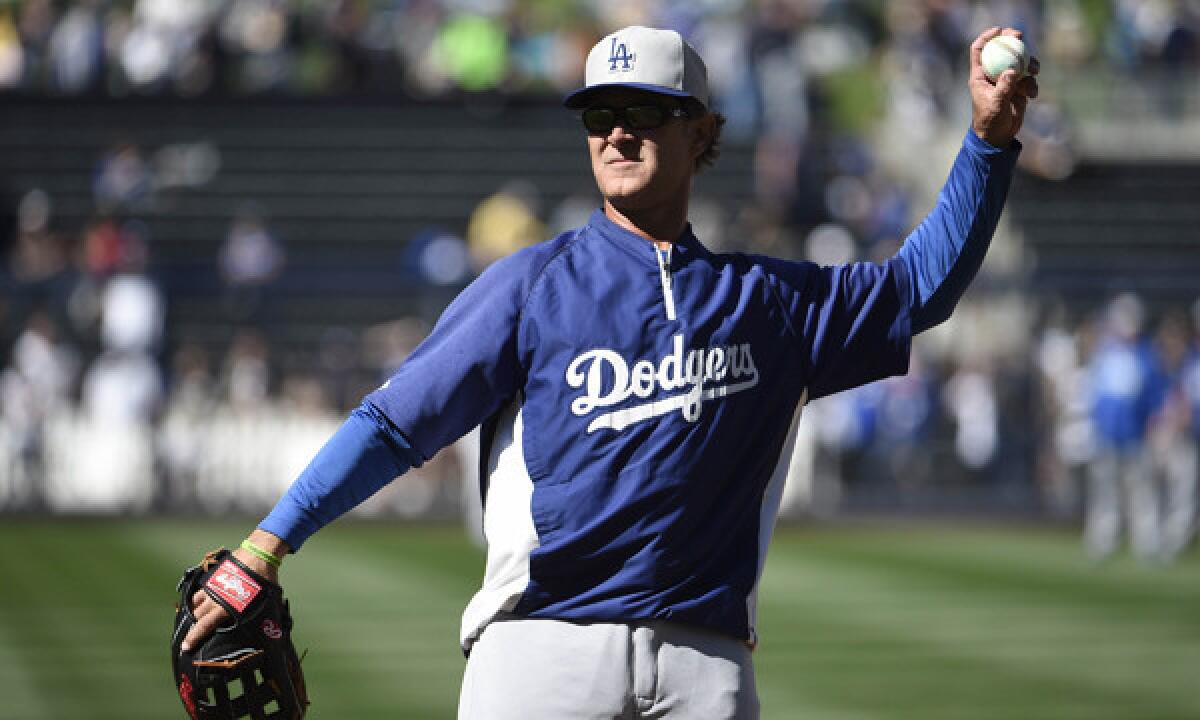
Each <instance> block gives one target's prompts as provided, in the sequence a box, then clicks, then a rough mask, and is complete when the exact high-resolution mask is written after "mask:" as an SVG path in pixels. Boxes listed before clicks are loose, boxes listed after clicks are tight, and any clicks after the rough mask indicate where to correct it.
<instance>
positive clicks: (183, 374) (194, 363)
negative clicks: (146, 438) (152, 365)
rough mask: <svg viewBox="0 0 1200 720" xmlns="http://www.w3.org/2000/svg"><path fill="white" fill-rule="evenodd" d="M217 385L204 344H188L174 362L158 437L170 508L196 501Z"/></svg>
mask: <svg viewBox="0 0 1200 720" xmlns="http://www.w3.org/2000/svg"><path fill="white" fill-rule="evenodd" d="M214 386H215V382H214V380H213V377H212V370H211V367H210V362H209V356H208V353H207V352H206V351H205V350H204V348H203V347H202V346H201V345H198V344H195V343H191V342H184V343H183V344H182V345H181V346H180V347H179V349H178V350H176V351H175V355H174V357H173V358H172V359H171V376H170V382H169V385H168V392H167V404H166V407H165V409H164V412H163V419H162V422H161V423H160V425H159V430H158V435H157V438H156V445H157V452H158V457H159V458H160V459H161V461H162V469H163V471H164V474H165V478H164V480H165V488H166V492H165V493H164V497H163V498H162V499H163V500H164V501H166V503H167V504H168V506H169V507H184V506H185V503H189V502H192V501H193V494H192V489H193V488H194V487H195V486H196V481H197V478H198V476H199V469H200V464H201V462H202V460H203V453H204V452H205V450H206V447H205V443H204V435H203V432H202V431H201V428H203V427H204V424H205V423H206V422H207V421H209V420H211V418H212V415H213V412H214V411H215V410H216V407H217V402H216V389H215V387H214Z"/></svg>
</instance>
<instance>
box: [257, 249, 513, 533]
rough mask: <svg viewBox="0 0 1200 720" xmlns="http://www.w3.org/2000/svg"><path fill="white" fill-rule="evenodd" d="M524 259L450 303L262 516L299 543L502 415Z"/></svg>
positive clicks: (500, 265)
mask: <svg viewBox="0 0 1200 720" xmlns="http://www.w3.org/2000/svg"><path fill="white" fill-rule="evenodd" d="M524 259H527V258H523V257H521V256H520V254H518V255H517V256H513V257H511V258H507V259H505V260H501V261H498V262H497V263H495V264H493V265H492V266H491V267H490V268H488V270H487V271H485V272H484V274H483V275H481V276H480V277H479V278H478V279H477V280H476V281H475V282H474V283H472V284H471V285H470V286H468V287H467V289H465V290H464V291H463V292H462V293H461V294H459V296H458V297H457V298H455V300H454V301H453V302H452V303H451V304H450V306H449V307H448V308H447V309H446V311H445V312H444V313H443V314H442V317H441V318H440V319H439V320H438V322H437V324H436V325H435V326H434V329H433V331H432V332H431V333H430V335H429V337H427V338H426V339H425V340H424V341H423V342H422V343H421V344H420V345H419V346H418V347H417V349H416V350H415V351H414V352H413V354H412V355H411V356H410V357H409V358H408V359H407V360H406V361H405V363H404V364H403V365H402V366H401V367H400V369H399V370H397V371H396V373H395V374H394V375H393V376H392V377H391V378H390V379H388V381H387V382H386V383H384V385H383V387H381V388H379V389H378V390H376V391H374V392H372V393H370V394H369V395H367V397H366V398H365V399H364V400H363V402H362V405H361V406H360V407H359V408H358V409H357V410H355V411H354V412H353V413H352V414H351V415H350V417H349V419H347V420H346V422H345V423H344V424H343V425H342V427H341V428H340V429H339V430H338V431H337V432H336V433H335V434H334V435H333V437H332V438H330V439H329V441H328V442H326V444H325V446H324V447H322V448H321V450H320V451H319V452H318V453H317V455H316V456H315V457H314V458H313V460H312V462H311V463H309V465H308V467H306V468H305V469H304V471H303V472H302V473H301V474H300V476H299V477H298V478H297V479H296V481H295V482H294V483H292V485H291V487H290V488H289V489H288V491H287V493H285V494H284V496H283V498H281V499H280V501H279V503H278V504H276V506H275V508H274V509H273V510H272V511H271V513H270V514H268V515H267V517H266V518H265V519H264V520H263V521H262V523H261V524H260V525H259V527H260V528H262V529H264V530H267V531H268V532H271V533H273V534H274V535H277V536H278V537H281V538H283V539H284V540H285V541H286V542H287V543H288V545H289V547H291V549H292V550H293V551H295V550H298V549H299V548H300V546H301V545H302V544H303V543H304V541H305V540H306V539H307V538H308V537H309V536H311V535H312V534H313V533H315V532H316V531H317V530H319V529H320V528H321V527H323V526H324V525H326V524H328V523H330V522H332V521H333V520H334V519H336V518H337V517H339V516H341V515H342V514H344V513H346V512H348V511H349V510H351V509H353V508H354V507H355V506H357V505H358V504H359V503H361V502H362V501H363V500H365V499H367V498H368V497H370V496H371V495H373V494H374V493H375V492H376V491H378V490H379V489H380V488H382V487H383V486H384V485H386V484H388V483H389V482H391V481H392V480H393V479H394V478H396V477H397V476H399V475H401V474H403V473H405V472H407V471H408V470H409V469H410V468H412V467H419V466H420V465H421V464H422V463H424V462H425V461H426V460H428V459H429V458H431V457H432V456H433V455H434V454H435V453H437V451H438V450H440V449H441V448H442V447H445V446H446V445H449V444H450V443H452V442H454V441H455V440H456V439H458V438H459V437H461V436H462V435H465V434H466V433H467V431H469V430H470V429H471V428H473V427H475V426H476V425H478V424H480V423H481V422H482V421H484V420H485V419H487V418H488V417H490V416H491V415H493V414H494V413H495V412H496V411H497V410H498V409H499V408H500V407H502V406H503V405H504V404H505V403H506V402H508V400H509V399H510V398H512V397H513V396H514V395H515V393H517V392H518V390H519V388H520V387H521V386H522V383H523V377H524V371H523V369H522V366H521V363H520V361H519V359H518V357H517V354H518V350H517V335H518V327H517V326H518V323H519V319H520V311H521V304H522V302H523V298H524V295H525V292H524V287H525V284H526V280H525V273H524V268H525V265H526V264H527V263H523V260H524Z"/></svg>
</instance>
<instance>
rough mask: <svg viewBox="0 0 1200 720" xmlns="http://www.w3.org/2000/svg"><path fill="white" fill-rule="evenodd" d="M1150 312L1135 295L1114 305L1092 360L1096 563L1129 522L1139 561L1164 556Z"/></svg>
mask: <svg viewBox="0 0 1200 720" xmlns="http://www.w3.org/2000/svg"><path fill="white" fill-rule="evenodd" d="M1143 313H1144V309H1143V306H1142V302H1141V300H1139V299H1138V298H1137V297H1136V296H1134V295H1131V294H1125V295H1120V296H1118V297H1117V298H1115V299H1114V300H1113V301H1112V302H1111V303H1110V304H1109V306H1108V308H1107V310H1106V312H1105V316H1104V318H1103V320H1102V322H1103V323H1104V329H1103V333H1102V336H1101V338H1100V340H1099V341H1098V343H1097V346H1096V350H1095V353H1094V354H1093V355H1092V358H1091V372H1090V382H1091V416H1092V423H1093V425H1094V427H1095V432H1096V456H1095V458H1094V459H1093V460H1092V465H1091V468H1090V472H1089V475H1088V492H1087V512H1086V517H1085V526H1084V541H1085V544H1086V547H1087V550H1088V553H1089V554H1090V555H1091V556H1092V558H1094V559H1097V560H1101V559H1104V558H1107V557H1108V556H1110V555H1112V554H1113V553H1114V552H1116V550H1117V547H1118V545H1119V543H1120V533H1121V529H1122V522H1123V521H1124V524H1126V525H1128V531H1129V536H1130V542H1131V545H1132V547H1133V551H1134V554H1135V555H1136V556H1137V557H1139V558H1140V559H1144V560H1150V559H1153V558H1155V557H1156V556H1157V555H1158V553H1159V537H1158V507H1157V496H1156V495H1155V493H1154V492H1153V491H1152V488H1151V479H1150V476H1149V467H1148V465H1149V459H1148V456H1147V453H1146V433H1147V429H1148V425H1149V422H1150V416H1151V414H1152V412H1153V410H1154V406H1155V404H1156V395H1157V389H1156V387H1155V369H1154V361H1153V357H1152V355H1151V352H1150V348H1149V347H1148V346H1147V344H1146V343H1145V341H1144V340H1143V339H1142V338H1141V335H1140V334H1141V331H1142V324H1143V321H1144V318H1143Z"/></svg>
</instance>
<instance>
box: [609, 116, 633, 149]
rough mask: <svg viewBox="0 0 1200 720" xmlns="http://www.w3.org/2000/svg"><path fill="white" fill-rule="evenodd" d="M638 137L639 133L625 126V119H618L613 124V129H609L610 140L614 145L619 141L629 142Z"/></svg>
mask: <svg viewBox="0 0 1200 720" xmlns="http://www.w3.org/2000/svg"><path fill="white" fill-rule="evenodd" d="M636 138H637V134H636V133H633V132H630V131H629V128H627V127H625V121H624V120H617V122H616V123H614V124H613V126H612V130H609V131H608V142H609V143H610V144H613V145H615V144H617V143H619V142H628V141H629V140H632V139H636Z"/></svg>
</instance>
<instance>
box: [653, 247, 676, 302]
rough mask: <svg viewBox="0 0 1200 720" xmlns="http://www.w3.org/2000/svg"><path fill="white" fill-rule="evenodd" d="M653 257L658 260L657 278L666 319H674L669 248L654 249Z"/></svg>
mask: <svg viewBox="0 0 1200 720" xmlns="http://www.w3.org/2000/svg"><path fill="white" fill-rule="evenodd" d="M654 256H655V257H656V258H658V276H659V278H660V279H661V280H662V292H663V304H664V305H666V307H667V319H668V320H674V319H675V297H674V294H673V293H672V292H671V248H669V247H668V248H667V249H666V250H661V251H660V250H659V249H658V246H655V247H654Z"/></svg>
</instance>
